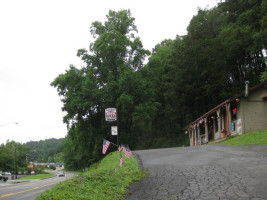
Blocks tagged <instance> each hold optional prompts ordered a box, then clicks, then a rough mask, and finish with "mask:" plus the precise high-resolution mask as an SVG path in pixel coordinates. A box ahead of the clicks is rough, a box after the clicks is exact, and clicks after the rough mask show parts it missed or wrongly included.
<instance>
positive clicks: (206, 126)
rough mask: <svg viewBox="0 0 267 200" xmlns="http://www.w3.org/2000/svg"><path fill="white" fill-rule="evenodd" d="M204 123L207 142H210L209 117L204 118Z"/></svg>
mask: <svg viewBox="0 0 267 200" xmlns="http://www.w3.org/2000/svg"><path fill="white" fill-rule="evenodd" d="M204 124H205V138H206V143H208V142H209V133H208V124H207V117H205V118H204Z"/></svg>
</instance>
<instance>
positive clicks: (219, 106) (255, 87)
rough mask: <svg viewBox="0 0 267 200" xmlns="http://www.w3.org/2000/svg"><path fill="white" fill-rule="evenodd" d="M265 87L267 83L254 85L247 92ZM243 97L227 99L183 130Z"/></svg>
mask: <svg viewBox="0 0 267 200" xmlns="http://www.w3.org/2000/svg"><path fill="white" fill-rule="evenodd" d="M265 85H267V81H265V82H262V83H260V84H258V85H256V86H254V87H252V88H249V92H253V91H255V90H256V89H258V88H260V87H263V86H265ZM244 95H245V92H242V93H240V94H238V95H236V96H234V97H232V98H230V99H227V100H226V101H224V102H222V103H221V104H219V105H217V106H216V107H214V108H212V109H211V110H209V111H208V112H206V113H205V114H204V115H202V116H200V117H199V118H197V119H196V120H194V121H193V122H191V123H190V124H188V125H187V126H186V127H184V130H186V129H188V128H189V127H190V126H191V125H194V124H196V123H197V122H199V120H201V119H202V118H205V117H207V116H209V115H210V114H212V113H213V112H215V111H216V110H218V109H219V108H221V107H223V106H225V105H226V104H228V103H230V102H232V101H234V100H236V99H238V98H240V97H243V96H244ZM263 98H267V93H266V94H265V95H264V97H263Z"/></svg>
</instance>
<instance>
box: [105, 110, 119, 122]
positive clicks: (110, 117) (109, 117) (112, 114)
mask: <svg viewBox="0 0 267 200" xmlns="http://www.w3.org/2000/svg"><path fill="white" fill-rule="evenodd" d="M105 117H106V121H116V120H117V111H116V108H107V109H105Z"/></svg>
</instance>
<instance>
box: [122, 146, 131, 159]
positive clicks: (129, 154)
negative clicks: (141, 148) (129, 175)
mask: <svg viewBox="0 0 267 200" xmlns="http://www.w3.org/2000/svg"><path fill="white" fill-rule="evenodd" d="M123 151H124V154H125V156H126V157H127V158H131V156H132V152H131V150H130V148H129V146H128V145H127V146H123Z"/></svg>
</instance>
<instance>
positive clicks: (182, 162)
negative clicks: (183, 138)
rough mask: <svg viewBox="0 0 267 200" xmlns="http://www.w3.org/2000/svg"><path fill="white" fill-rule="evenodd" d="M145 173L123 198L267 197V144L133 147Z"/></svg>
mask: <svg viewBox="0 0 267 200" xmlns="http://www.w3.org/2000/svg"><path fill="white" fill-rule="evenodd" d="M134 153H135V155H136V156H137V157H138V158H139V160H140V163H141V165H142V167H143V169H144V171H146V172H147V173H148V177H147V178H144V179H142V180H141V181H140V182H136V183H133V184H132V185H131V186H130V192H129V194H128V195H127V196H126V198H125V199H126V200H139V199H140V200H146V199H148V200H158V199H159V200H176V199H185V200H188V199H198V200H201V199H205V200H208V199H211V200H216V199H220V200H221V199H224V200H226V199H228V200H235V199H238V200H263V199H267V146H250V147H229V146H224V145H204V146H200V147H181V148H168V149H153V150H144V151H135V152H134Z"/></svg>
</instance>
